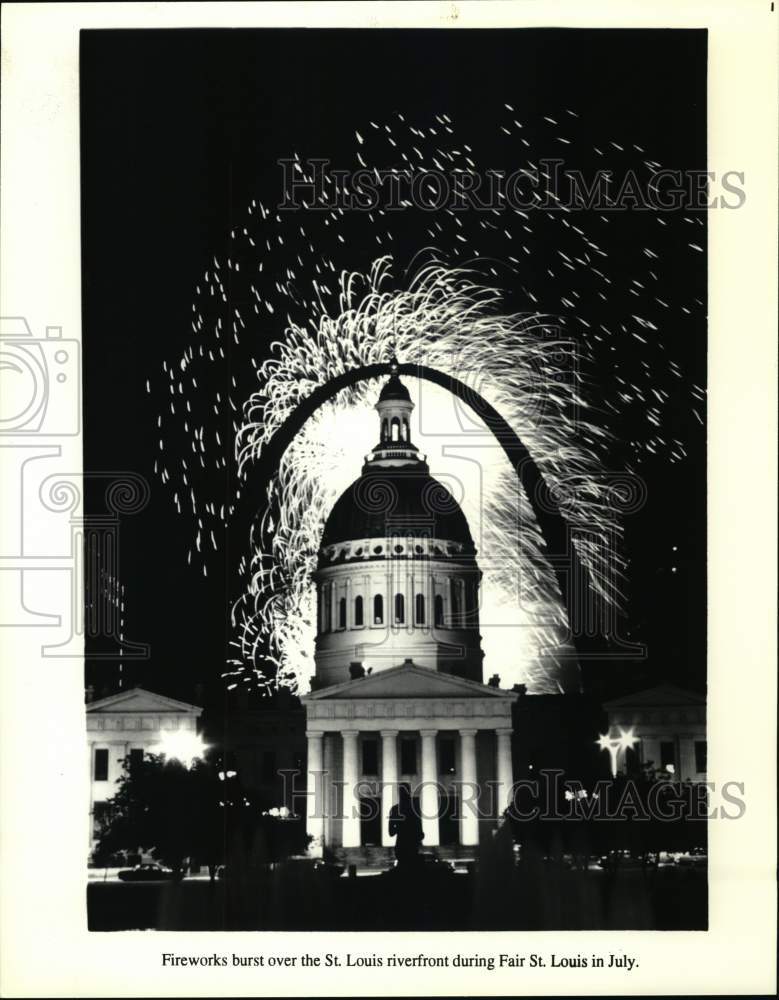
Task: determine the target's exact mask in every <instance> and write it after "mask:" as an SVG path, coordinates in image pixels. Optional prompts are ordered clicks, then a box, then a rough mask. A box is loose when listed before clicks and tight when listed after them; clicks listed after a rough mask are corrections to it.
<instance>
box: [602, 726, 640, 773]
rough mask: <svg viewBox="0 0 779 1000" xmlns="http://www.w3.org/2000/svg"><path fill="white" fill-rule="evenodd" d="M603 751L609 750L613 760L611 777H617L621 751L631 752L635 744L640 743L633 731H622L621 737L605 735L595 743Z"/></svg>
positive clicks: (620, 732)
mask: <svg viewBox="0 0 779 1000" xmlns="http://www.w3.org/2000/svg"><path fill="white" fill-rule="evenodd" d="M595 742H596V743H597V744H598V746H599V747H600V748H601V750H608V751H609V757H610V758H611V776H612V778H616V776H617V758H618V756H619V752H620V750H623V751H626V750H629V749H630V748H631V747H632V746H633V744H634V743H638V737H637V736H634V735H633V730H632V729H628V730H624V729H620V731H619V736H609V735H608V733H605V734H603V735H601V736H599V737H598V739H597V740H596V741H595Z"/></svg>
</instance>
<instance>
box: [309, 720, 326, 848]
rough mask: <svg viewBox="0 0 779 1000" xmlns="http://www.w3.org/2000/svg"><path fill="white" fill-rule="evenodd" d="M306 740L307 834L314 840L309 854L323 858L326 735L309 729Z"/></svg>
mask: <svg viewBox="0 0 779 1000" xmlns="http://www.w3.org/2000/svg"><path fill="white" fill-rule="evenodd" d="M306 738H307V739H308V765H307V769H306V770H307V776H306V793H307V794H306V833H308V834H309V835H310V836H311V837H312V838H313V840H312V841H311V843H310V845H309V848H308V853H309V855H310V856H311V857H312V858H321V857H322V848H323V847H324V839H325V838H324V832H325V815H324V812H325V787H324V786H325V781H324V774H323V770H324V769H323V753H322V742H323V738H324V733H321V732H315V731H312V730H310V729H307V730H306Z"/></svg>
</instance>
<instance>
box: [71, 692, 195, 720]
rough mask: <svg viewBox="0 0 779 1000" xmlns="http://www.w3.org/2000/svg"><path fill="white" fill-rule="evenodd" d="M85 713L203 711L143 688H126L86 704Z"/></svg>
mask: <svg viewBox="0 0 779 1000" xmlns="http://www.w3.org/2000/svg"><path fill="white" fill-rule="evenodd" d="M86 710H87V713H99V712H152V713H154V714H157V715H159V714H161V713H164V712H169V713H171V714H173V713H176V714H179V715H193V714H195V715H200V713H201V712H202V711H203V709H202V707H201V706H200V705H190V704H189V702H186V701H178V700H177V699H175V698H168V697H167V695H163V694H157V693H156V692H155V691H147V690H146V689H145V688H141V687H136V688H128V689H127V690H126V691H119V693H118V694H112V695H109V696H108V697H107V698H100V699H98V700H97V701H90V702H87V705H86Z"/></svg>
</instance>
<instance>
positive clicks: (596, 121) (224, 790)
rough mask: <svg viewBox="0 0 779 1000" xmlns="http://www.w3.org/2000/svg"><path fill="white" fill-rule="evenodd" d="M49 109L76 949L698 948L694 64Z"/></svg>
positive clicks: (700, 296)
mask: <svg viewBox="0 0 779 1000" xmlns="http://www.w3.org/2000/svg"><path fill="white" fill-rule="evenodd" d="M79 87H80V135H81V207H82V216H81V224H82V303H83V372H84V381H83V400H84V422H83V440H84V490H85V497H86V510H87V518H86V522H85V528H84V532H85V538H84V546H85V548H84V554H85V559H84V564H85V581H84V621H85V631H86V669H85V678H84V689H85V699H84V700H85V714H86V728H85V733H84V736H85V739H86V741H87V744H88V748H89V759H90V802H89V808H90V821H89V842H88V843H84V860H86V862H87V878H86V879H85V888H86V894H87V904H88V925H89V928H90V930H93V931H118V930H135V929H145V930H177V931H181V930H199V931H203V930H212V931H217V930H269V931H278V930H305V931H314V930H319V931H323V930H327V931H397V930H403V931H424V930H431V931H453V930H476V931H482V930H489V929H499V930H645V931H646V930H648V931H663V930H705V929H706V928H707V927H708V865H707V842H708V838H707V829H708V825H709V819H710V818H713V817H714V816H716V815H718V814H720V815H737V814H738V811H739V808H740V804H739V801H738V799H737V797H736V793H735V792H734V791H733V790H730V791H728V789H727V788H723V789H718V788H717V789H714V791H713V792H712V791H711V790H709V791H708V793H707V788H706V780H707V759H706V758H707V753H706V750H707V711H706V709H707V675H706V657H707V649H706V634H707V618H706V607H707V593H706V583H707V577H706V568H707V567H706V550H707V538H706V460H707V455H706V429H707V405H706V393H707V381H706V372H707V312H706V302H707V217H708V211H709V209H711V208H717V207H726V208H732V207H738V206H739V204H740V203H741V201H743V191H742V187H741V182H740V180H739V176H738V175H729V174H723V175H722V176H719V175H714V174H711V173H708V174H707V106H706V95H707V32H706V31H705V30H697V29H696V30H692V29H690V30H687V29H674V30H654V29H632V30H627V29H625V30H623V29H620V30H616V29H609V30H606V29H594V28H588V29H552V28H548V29H547V28H545V29H529V28H524V29H511V30H509V29H502V30H487V29H485V30H471V29H462V30H457V31H454V30H439V29H430V30H427V29H425V30H421V29H398V30H367V29H366V30H362V29H341V28H339V29H335V28H333V29H327V30H324V29H308V30H301V29H261V30H259V29H258V30H248V29H233V30H210V29H209V30H180V29H176V30H127V29H122V30H110V31H109V30H83V31H82V32H81V36H80V83H79ZM741 180H743V177H742V178H741ZM80 863H83V862H80ZM575 950H576V949H575V946H573V951H575ZM464 960H465V959H464Z"/></svg>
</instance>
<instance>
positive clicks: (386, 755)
mask: <svg viewBox="0 0 779 1000" xmlns="http://www.w3.org/2000/svg"><path fill="white" fill-rule="evenodd" d="M376 410H377V411H378V423H379V442H378V444H377V446H376V447H375V449H374V450H373V451H372V452H371V453H370V454H369V455H368V456H367V458H366V460H365V464H364V466H363V469H362V474H361V476H360V477H359V478H358V479H357V480H356V481H355V482H354V483H353V484H352V485H351V486H350V487H349V489H347V490H346V492H345V493H344V494H343V495H342V496H341V497H340V498H339V500H338V501H337V502H336V504H335V506H334V507H333V509H332V511H331V513H330V516H329V517H328V519H327V522H326V524H325V527H324V531H323V535H322V542H321V546H320V551H319V559H318V568H317V571H316V574H315V582H316V587H317V625H318V627H317V639H316V651H315V664H316V670H315V677H314V683H313V684H312V691H311V693H310V694H308V695H306V696H305V697H304V698H303V699H302V701H303V703H304V706H305V709H306V727H307V728H306V736H307V741H308V763H307V772H308V789H309V795H308V806H307V808H308V817H307V830H308V833H309V834H310V835H311V836H312V838H313V840H312V846H311V850H312V853H314V854H321V853H323V852H325V851H328V850H329V851H332V852H335V853H339V854H340V855H341V856H342V857H343V856H346V857H347V859H354V860H359V857H360V855H361V854H362V855H363V856H364V855H365V852H366V850H367V849H371V850H372V852H373V853H374V855H375V854H379V855H381V852H382V851H383V852H384V853H385V854H388V853H389V849H390V848H391V847H392V845H393V843H394V838H393V837H390V835H389V828H388V827H389V824H388V816H389V811H390V809H391V808H392V806H393V805H394V804H395V803H396V801H397V797H398V789H399V787H400V786H401V785H406V786H407V788H408V791H409V792H410V794H411V796H412V799H413V800H414V801H415V803H416V805H417V807H418V808H419V810H420V814H421V816H422V825H423V830H424V844H423V847H424V848H430V847H439V848H440V847H451V848H454V849H455V850H456V852H457V853H458V854H459V855H460V856H468V855H469V854H470V855H473V854H475V853H476V849H477V848H478V844H479V841H480V838H483V837H484V836H486V835H487V833H488V831H491V830H492V829H494V827H495V824H496V822H497V821H498V818H499V817H500V815H501V814H502V812H503V810H504V809H505V808H506V806H507V805H508V797H509V789H510V787H511V784H512V780H513V773H512V746H511V734H512V728H511V726H512V724H511V707H512V703H513V702H514V700H515V699H516V697H517V695H516V694H515V693H514V692H512V691H504V690H501V689H500V687H499V686H498V681H497V677H493V678H492V680H491V681H490V683H488V684H484V683H483V663H482V660H483V654H482V651H481V636H480V634H479V585H480V578H481V573H480V571H479V568H478V565H477V562H476V548H475V545H474V542H473V539H472V537H471V532H470V529H469V526H468V523H467V521H466V518H465V515H464V514H463V512H462V510H461V509H460V507H459V505H458V504H457V503H456V501H455V500H454V498H453V497H452V495H451V493H450V492H449V491H448V490H447V489H446V488H445V487H444V486H443V485H442V484H441V483H439V482H438V481H436V480H435V479H433V478H432V477H431V476H430V472H429V469H428V466H427V463H426V462H425V460H424V458H423V457H422V456H421V455H420V454H419V451H418V449H417V447H416V446H415V445H414V444H413V442H412V440H411V434H410V415H411V412H412V410H413V403H412V402H411V398H410V395H409V393H408V390H407V389H406V387H405V386H404V385H403V383H402V382H401V381H400V379H399V378H398V377H397V375H392V376H391V377H390V378H389V380H388V381H387V382H386V383H385V384H384V386H383V388H382V390H381V393H380V396H379V400H378V403H377V405H376ZM312 792H314V793H315V794H312Z"/></svg>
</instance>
